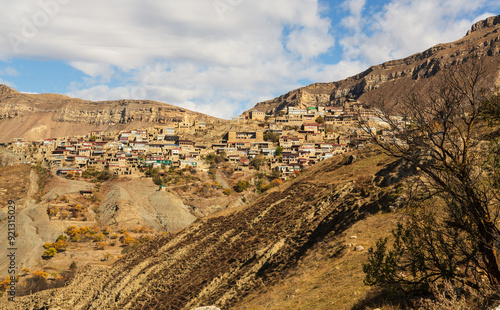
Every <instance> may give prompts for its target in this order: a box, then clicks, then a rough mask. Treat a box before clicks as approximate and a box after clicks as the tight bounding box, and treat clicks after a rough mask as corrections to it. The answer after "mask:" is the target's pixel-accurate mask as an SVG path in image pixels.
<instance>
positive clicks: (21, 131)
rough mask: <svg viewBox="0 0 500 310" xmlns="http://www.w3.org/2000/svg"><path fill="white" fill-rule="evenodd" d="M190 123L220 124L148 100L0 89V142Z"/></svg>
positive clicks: (212, 119) (207, 117)
mask: <svg viewBox="0 0 500 310" xmlns="http://www.w3.org/2000/svg"><path fill="white" fill-rule="evenodd" d="M194 120H200V121H211V122H224V121H223V120H220V119H217V118H214V117H211V116H208V115H204V114H201V113H197V112H193V111H189V110H186V109H183V108H180V107H176V106H172V105H168V104H164V103H160V102H155V101H149V100H143V101H140V100H115V101H102V102H93V101H86V100H82V99H74V98H70V97H68V96H64V95H55V94H40V95H32V94H23V93H20V92H18V91H16V90H14V89H11V88H10V87H8V86H6V85H0V130H1V131H2V133H3V135H2V137H0V142H8V141H11V140H12V139H13V138H24V139H27V140H40V139H43V138H49V137H50V138H58V137H68V136H75V135H84V134H87V133H88V132H90V131H92V130H103V131H112V130H126V129H132V128H145V127H153V126H155V125H162V124H172V123H176V122H183V121H188V122H192V121H194Z"/></svg>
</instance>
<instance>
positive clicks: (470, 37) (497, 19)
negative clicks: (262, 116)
mask: <svg viewBox="0 0 500 310" xmlns="http://www.w3.org/2000/svg"><path fill="white" fill-rule="evenodd" d="M476 55H477V56H480V57H484V58H486V59H487V61H488V60H489V61H491V63H492V66H491V67H489V68H488V69H489V74H490V76H491V77H492V79H491V80H492V81H495V80H496V84H497V85H499V84H500V81H499V80H498V78H499V70H498V61H499V60H500V15H499V16H493V17H490V18H488V19H486V20H483V21H480V22H477V23H476V24H474V25H473V26H472V28H471V30H470V31H469V32H467V35H466V36H465V37H464V38H462V39H460V40H457V41H455V42H452V43H446V44H438V45H436V46H434V47H431V48H429V49H427V50H426V51H424V52H422V53H417V54H414V55H412V56H409V57H407V58H404V59H399V60H393V61H388V62H385V63H383V64H380V65H376V66H372V67H370V68H368V69H367V70H365V71H364V72H362V73H360V74H357V75H355V76H352V77H349V78H347V79H345V80H341V81H337V82H332V83H315V84H311V85H309V86H306V87H302V88H299V89H296V90H293V91H291V92H289V93H287V94H285V95H282V96H280V97H278V98H275V99H272V100H268V101H264V102H260V103H258V104H257V105H256V106H255V107H254V108H252V109H251V110H258V111H263V112H267V113H275V112H277V111H280V110H283V109H286V107H288V106H291V107H297V108H306V107H310V106H341V105H344V104H345V103H346V102H348V101H349V100H357V101H359V102H365V103H369V102H370V98H372V97H373V96H374V97H377V98H380V99H382V100H383V101H384V102H386V103H387V104H389V105H393V104H395V103H396V100H397V99H396V98H398V97H400V96H401V95H402V94H404V93H405V92H407V90H408V88H411V87H415V88H416V89H418V88H419V87H421V86H422V85H424V84H425V83H428V82H429V81H431V80H433V79H434V78H436V76H437V74H438V73H439V72H440V71H441V70H442V69H443V68H445V67H449V66H456V65H459V64H460V63H462V62H464V61H467V59H469V58H470V57H475V56H476ZM251 110H249V111H251ZM249 111H247V112H245V113H244V114H248V112H249Z"/></svg>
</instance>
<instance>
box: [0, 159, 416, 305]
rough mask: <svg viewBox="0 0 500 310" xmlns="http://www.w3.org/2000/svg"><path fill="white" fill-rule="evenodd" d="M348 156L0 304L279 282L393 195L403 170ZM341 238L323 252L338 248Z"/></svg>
mask: <svg viewBox="0 0 500 310" xmlns="http://www.w3.org/2000/svg"><path fill="white" fill-rule="evenodd" d="M357 156H358V158H359V159H360V160H358V161H356V162H355V163H353V164H351V165H346V162H345V159H344V158H343V157H336V158H334V159H331V160H327V161H325V162H323V163H320V164H318V165H317V166H315V167H313V168H311V169H310V171H307V172H305V173H304V174H303V175H302V176H300V177H298V178H297V179H295V180H294V181H292V182H288V183H285V184H284V185H283V186H281V187H279V188H277V189H275V190H272V191H270V193H269V194H266V195H264V196H262V197H261V198H260V199H258V200H256V202H254V203H252V204H250V205H247V206H244V207H240V208H238V209H233V210H232V211H227V212H226V213H220V214H218V215H214V216H211V217H208V218H205V219H201V220H198V221H196V222H195V223H193V224H192V225H191V226H189V227H187V228H186V229H184V230H182V231H181V232H178V233H171V234H166V235H161V236H159V237H157V238H156V239H154V240H153V241H152V242H150V243H147V244H145V245H144V246H142V247H140V248H138V249H137V251H135V252H134V253H130V255H128V256H126V257H125V258H124V259H121V260H119V261H118V262H117V263H116V264H115V265H114V266H113V268H107V267H98V266H88V267H87V268H86V269H85V270H83V271H82V273H80V274H79V275H77V277H76V279H75V280H74V281H73V282H72V283H70V284H69V285H68V286H67V287H66V288H63V289H60V290H56V291H54V292H48V291H46V292H41V293H37V294H35V295H33V296H27V297H21V298H18V302H16V303H15V304H7V305H5V304H4V305H2V306H0V308H2V309H13V308H16V309H41V308H42V307H43V306H49V305H50V307H51V308H52V307H54V308H56V307H59V308H61V309H74V308H86V309H104V308H106V309H118V308H121V309H141V308H155V307H158V306H160V305H169V306H170V308H171V309H191V308H195V307H196V306H203V305H212V304H215V305H217V306H222V307H224V308H227V307H229V306H231V305H235V304H236V303H237V302H238V301H240V300H241V298H242V297H243V296H245V295H247V294H249V293H250V292H252V291H254V290H255V289H259V288H263V287H265V286H266V285H268V284H271V283H274V282H275V281H277V280H278V279H280V278H281V277H282V276H283V275H284V274H285V273H286V272H287V270H289V269H290V268H292V267H293V266H294V265H295V264H296V263H297V262H298V261H299V260H300V259H301V258H302V257H304V256H305V255H306V254H308V253H309V249H311V248H312V247H314V246H315V244H317V243H320V242H321V241H322V240H323V239H325V238H326V239H328V238H330V239H331V238H337V237H340V236H342V234H345V233H346V232H347V231H348V230H349V228H350V227H351V226H352V225H353V224H355V223H356V222H358V221H360V220H362V219H364V218H366V217H368V216H370V214H376V213H378V212H380V211H381V210H388V209H387V207H388V206H389V205H390V204H392V203H393V201H395V199H396V198H397V197H398V194H396V191H398V192H401V191H400V190H397V189H396V187H395V186H394V182H395V181H397V180H399V178H400V177H401V176H402V175H405V174H407V172H406V171H405V169H403V168H402V167H400V166H398V165H394V164H391V160H390V159H389V158H388V157H386V156H385V155H383V154H381V153H379V152H375V151H369V150H367V151H363V152H360V153H358V154H357ZM374 176H375V177H374ZM344 239H345V236H344V237H342V238H341V239H339V240H337V241H336V242H337V245H336V247H335V248H332V251H333V252H336V251H340V252H342V251H343V250H344V249H345V246H344ZM347 251H352V249H351V250H347ZM362 253H363V252H362V251H361V252H360V254H359V255H362V256H364V254H362ZM360 297H362V296H360Z"/></svg>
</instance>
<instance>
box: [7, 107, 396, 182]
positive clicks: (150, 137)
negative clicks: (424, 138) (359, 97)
mask: <svg viewBox="0 0 500 310" xmlns="http://www.w3.org/2000/svg"><path fill="white" fill-rule="evenodd" d="M376 114H377V113H376V111H374V110H372V109H369V108H368V107H366V106H365V105H363V104H359V103H357V102H351V103H350V104H346V105H345V106H344V107H321V106H317V107H309V108H307V109H298V108H295V107H287V109H286V110H283V111H279V113H277V114H276V115H266V113H264V112H261V111H255V110H253V111H250V112H249V113H248V115H245V116H240V117H235V118H233V119H232V120H231V121H230V122H231V130H229V131H228V132H226V133H225V134H224V135H223V137H221V138H220V139H212V141H207V140H209V139H207V137H209V135H207V133H208V132H210V131H211V130H213V129H214V128H215V126H217V124H216V123H212V122H210V123H207V122H200V121H198V120H195V121H194V122H187V121H182V122H176V123H172V124H170V126H155V127H153V128H148V129H137V130H128V131H121V132H117V131H115V132H102V131H92V132H90V133H89V134H88V135H86V136H75V137H68V138H57V139H44V140H43V141H25V140H24V139H22V138H17V139H14V141H12V142H10V143H5V144H3V146H4V147H7V148H8V149H11V150H12V151H13V152H14V153H16V154H26V155H24V157H23V158H22V159H21V160H22V161H23V162H24V163H34V162H40V161H41V162H43V164H46V165H47V166H48V167H50V168H51V169H52V170H53V171H54V172H55V173H56V174H58V175H67V174H72V175H79V174H82V172H84V171H86V170H87V169H93V170H95V171H102V170H105V169H107V170H109V171H110V172H112V173H113V174H114V175H116V176H119V175H136V174H140V173H141V172H143V171H144V170H146V169H148V168H158V169H160V168H163V169H165V168H167V169H168V168H170V167H174V168H186V167H188V168H190V169H195V170H198V171H205V172H206V171H208V168H209V163H207V161H206V160H205V159H206V158H207V156H209V154H217V155H222V157H223V158H224V159H225V161H227V162H229V163H230V164H231V165H232V166H233V167H234V169H235V170H236V171H248V170H249V169H251V168H252V165H251V161H252V159H254V158H256V157H257V156H261V158H262V157H263V158H264V159H265V164H266V165H265V166H264V167H267V169H268V170H272V171H279V172H280V173H281V176H282V177H283V178H286V177H287V176H290V175H292V174H293V173H294V171H296V170H301V169H303V168H305V167H308V166H312V165H314V164H316V163H317V162H320V161H322V160H325V159H327V158H330V157H332V156H333V155H335V154H342V153H345V152H346V151H348V150H349V149H350V148H352V147H360V146H362V145H363V144H364V143H366V141H367V140H368V138H369V135H368V133H367V132H366V130H363V129H360V126H359V121H360V119H364V120H368V121H369V122H370V126H373V128H370V129H372V130H373V132H376V131H377V128H379V129H380V128H382V127H380V125H383V122H382V120H380V119H378V118H377V117H376ZM255 124H257V125H258V128H259V129H258V130H251V131H250V130H247V129H248V128H249V125H255ZM254 127H255V126H254ZM378 132H379V133H381V134H383V135H384V136H390V135H391V133H389V132H385V131H383V130H382V131H380V130H379V131H378Z"/></svg>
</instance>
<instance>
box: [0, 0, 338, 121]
mask: <svg viewBox="0 0 500 310" xmlns="http://www.w3.org/2000/svg"><path fill="white" fill-rule="evenodd" d="M43 2H44V3H49V2H50V3H52V4H53V6H52V7H51V9H49V10H44V8H42V7H41V6H40V5H39V4H37V2H32V1H28V0H19V1H12V2H7V3H5V4H3V5H2V10H4V11H6V12H9V16H8V18H6V19H3V20H0V29H3V30H2V31H3V32H4V34H5V35H3V36H0V58H2V59H8V58H13V57H16V58H46V59H56V60H63V61H66V62H67V63H69V64H70V65H71V66H73V67H74V68H76V69H78V70H80V71H81V72H83V73H85V74H86V75H88V78H85V79H84V80H83V81H73V83H71V85H70V87H69V92H68V94H69V95H72V96H79V97H83V98H87V99H93V100H96V99H101V100H104V99H117V98H126V97H136V98H137V97H147V99H153V100H158V101H165V102H167V103H171V104H177V105H185V106H187V107H191V108H193V109H195V110H204V111H209V110H210V112H211V113H210V114H212V115H218V116H224V117H229V116H232V115H230V113H234V112H235V111H237V112H238V113H239V112H241V111H242V109H243V108H244V105H245V104H246V103H247V102H248V101H249V100H250V101H252V100H256V98H258V97H260V96H262V95H264V96H266V95H271V94H275V93H276V92H279V91H288V90H290V88H292V87H297V86H300V85H299V84H298V83H297V81H298V80H301V79H304V78H312V79H313V80H315V79H316V77H319V76H323V75H324V72H323V71H324V68H322V66H321V65H318V64H315V63H311V61H310V60H311V59H312V58H315V57H318V56H319V55H321V54H323V53H326V52H328V51H329V50H330V49H332V48H333V47H334V45H335V40H334V38H333V36H332V35H331V33H330V30H331V21H330V20H329V19H327V18H326V17H322V16H321V13H322V12H321V11H322V10H323V7H320V6H319V5H318V0H275V1H266V0H252V1H248V0H190V1H161V2H160V1H155V0H146V1H138V0H109V1H97V0H88V1H71V0H69V1H68V0H64V2H63V1H62V0H43ZM66 2H68V3H67V4H63V3H66ZM54 4H57V5H54ZM221 5H222V6H221ZM47 11H49V12H52V14H46V16H48V18H47V20H46V21H44V20H38V23H37V22H36V21H37V18H38V17H40V16H43V15H44V12H47ZM287 28H288V29H292V30H291V31H285V29H287ZM8 34H10V38H11V39H10V40H9V36H8ZM9 41H11V42H9ZM11 43H13V44H11ZM289 87H290V88H289ZM254 103H255V102H254ZM230 107H232V108H230Z"/></svg>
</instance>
